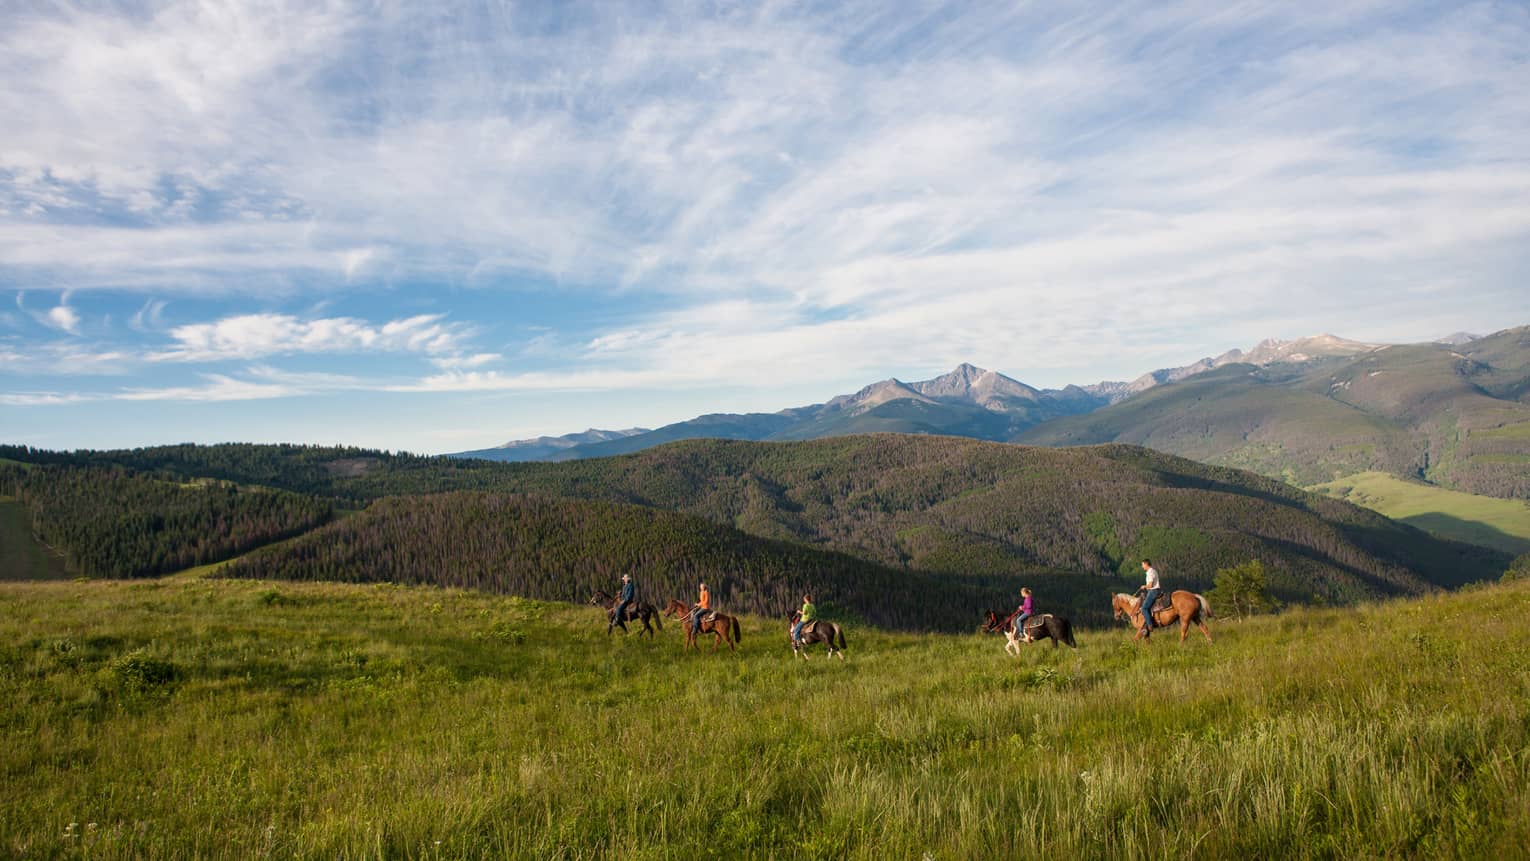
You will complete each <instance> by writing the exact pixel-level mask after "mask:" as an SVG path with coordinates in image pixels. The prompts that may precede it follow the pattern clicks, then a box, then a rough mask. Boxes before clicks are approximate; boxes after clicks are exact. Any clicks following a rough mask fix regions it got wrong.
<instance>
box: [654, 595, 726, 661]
mask: <svg viewBox="0 0 1530 861" xmlns="http://www.w3.org/2000/svg"><path fill="white" fill-rule="evenodd" d="M695 609H696V606H695V605H694V604H687V603H685V602H684V601H678V600H676V599H674V598H671V599H669V604H668V606H666V607H665V608H664V615H666V616H673V617H675V618H676V619H678V620H680V622H681V624H683V625H685V645H686V647H687V648H698V649H699V648H701V647H700V646H698V645H696V637H697V636H698V635H700V634H711V635H712V651H714V652H715V651H717V647H718V645H719V644H721V643H724V642H726V643H727V644H728V648H729V649H731V650H737V649H738V644H739V643H740V642H741V641H742V640H743V638H744V635H743V634H742V633H740V632H739V629H738V619H736V618H734V617H733V616H725V615H723V614H722V613H717V612H712V611H708V612H706V613H703V614H702V615H701V625H700V626H698V627H696V628H693V627H691V613H692V612H693V611H694V610H695Z"/></svg>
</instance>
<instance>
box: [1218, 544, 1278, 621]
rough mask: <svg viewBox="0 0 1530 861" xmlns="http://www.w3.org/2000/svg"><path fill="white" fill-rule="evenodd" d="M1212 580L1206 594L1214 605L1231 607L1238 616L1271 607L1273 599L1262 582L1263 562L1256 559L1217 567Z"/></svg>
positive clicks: (1262, 611)
mask: <svg viewBox="0 0 1530 861" xmlns="http://www.w3.org/2000/svg"><path fill="white" fill-rule="evenodd" d="M1214 582H1215V586H1214V587H1213V588H1212V590H1211V592H1210V593H1208V594H1207V596H1206V597H1207V598H1209V599H1211V601H1212V602H1213V603H1214V604H1217V605H1220V606H1227V607H1232V608H1233V612H1234V613H1236V614H1237V616H1238V618H1239V619H1242V618H1243V617H1245V616H1252V615H1253V614H1255V613H1268V612H1270V611H1271V610H1274V609H1275V599H1274V598H1272V597H1270V593H1269V591H1268V589H1267V588H1266V585H1265V578H1264V563H1263V562H1260V561H1259V560H1258V559H1251V560H1249V561H1247V562H1244V563H1243V564H1242V565H1234V566H1233V567H1231V568H1219V569H1217V574H1216V579H1215V581H1214Z"/></svg>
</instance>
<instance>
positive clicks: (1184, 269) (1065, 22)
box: [0, 2, 1530, 391]
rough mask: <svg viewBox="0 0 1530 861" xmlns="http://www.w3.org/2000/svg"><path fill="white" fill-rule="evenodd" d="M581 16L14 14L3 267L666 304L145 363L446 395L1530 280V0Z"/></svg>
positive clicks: (302, 288)
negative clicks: (13, 122) (269, 372)
mask: <svg viewBox="0 0 1530 861" xmlns="http://www.w3.org/2000/svg"><path fill="white" fill-rule="evenodd" d="M560 11H561V14H562V15H563V16H565V17H563V18H562V19H560V26H559V27H558V28H556V29H557V31H558V33H559V35H558V36H557V37H552V36H549V35H547V32H546V31H545V30H542V29H538V28H535V27H526V26H524V24H523V22H524V21H525V20H526V19H525V18H523V17H521V16H519V15H516V14H501V13H500V11H499V10H498V9H496V8H492V7H491V8H486V9H479V10H477V14H473V15H460V14H455V13H457V12H460V10H454V11H453V12H445V11H442V10H440V9H437V8H435V7H431V6H428V5H425V6H421V5H414V6H387V5H384V6H382V7H366V8H359V7H351V6H348V5H346V4H341V3H334V4H325V3H319V4H283V3H278V4H276V5H275V6H274V7H273V8H266V7H261V6H257V5H255V4H246V3H241V2H228V3H223V4H203V3H193V2H184V3H178V2H171V3H167V4H163V5H161V6H158V7H156V9H155V10H154V11H152V12H151V13H149V14H143V15H136V16H130V15H119V14H116V13H114V12H109V11H108V12H81V11H77V10H73V9H68V8H65V9H62V10H60V9H39V10H37V11H32V12H29V13H27V14H19V15H17V16H16V18H15V20H14V21H12V22H9V23H10V25H11V26H10V27H9V29H8V30H7V32H6V33H3V34H0V75H4V79H5V80H6V81H7V86H6V87H5V88H4V89H0V115H6V116H25V117H28V118H30V119H29V122H28V123H26V124H23V125H22V126H20V127H18V128H17V129H15V130H8V134H7V136H6V141H5V143H4V145H0V261H3V262H0V272H3V273H4V274H6V275H8V276H9V277H11V279H12V280H13V281H15V282H16V283H21V284H29V283H37V282H34V281H32V280H30V279H34V278H35V279H38V281H41V282H42V283H68V284H71V285H78V286H79V287H81V288H87V287H93V288H102V287H109V288H119V289H129V290H140V291H144V292H147V293H150V294H152V295H154V296H161V295H174V294H176V293H181V292H195V293H206V294H219V295H225V296H226V295H232V294H242V293H256V294H260V295H263V296H264V295H277V296H290V295H292V294H297V293H304V292H315V293H318V294H319V295H320V296H323V297H326V298H327V297H329V296H330V295H332V294H333V292H334V291H339V290H343V289H345V288H346V285H347V284H353V283H374V282H383V283H388V284H390V285H418V284H422V283H423V284H426V285H430V286H429V287H426V288H419V287H400V288H399V290H400V292H403V291H404V290H406V289H437V288H440V287H442V286H443V285H449V286H451V287H453V288H456V287H463V286H467V287H472V288H475V289H477V288H485V289H495V288H499V287H502V286H503V285H505V284H506V283H507V282H514V281H517V280H518V279H523V278H530V279H534V280H538V281H540V282H552V283H556V284H559V285H562V287H563V288H565V289H567V288H568V287H569V285H574V286H575V287H577V288H578V289H580V290H581V291H584V292H581V293H580V294H579V295H578V297H577V299H572V300H570V303H571V304H572V302H575V301H579V302H598V301H599V299H600V295H601V294H602V293H604V292H610V293H615V294H617V295H619V296H620V297H621V298H622V299H623V300H624V307H626V308H632V307H638V308H640V309H643V308H647V309H649V310H639V311H638V312H628V313H625V314H624V315H622V316H621V317H620V318H614V319H613V318H611V317H609V316H600V317H598V318H596V319H598V320H599V322H598V324H596V326H595V329H594V330H593V331H590V330H589V329H588V327H587V326H581V327H580V329H579V330H578V331H573V330H567V331H566V330H561V329H559V330H556V331H551V332H546V333H543V334H539V335H537V337H536V338H535V339H533V341H532V342H530V343H528V344H527V345H526V346H525V348H524V349H523V350H521V351H520V352H519V353H517V352H516V351H515V350H510V349H507V353H508V354H509V357H508V358H507V357H505V356H501V355H499V354H497V353H489V352H479V351H478V348H477V346H476V345H473V344H472V343H471V341H472V333H471V332H470V331H468V330H467V329H466V327H461V326H457V325H454V324H451V323H448V322H447V321H446V320H444V319H442V318H438V317H409V318H404V319H400V320H395V321H393V322H391V323H374V322H368V321H363V320H357V319H353V318H348V317H327V318H325V317H316V316H315V315H313V314H310V315H308V316H307V317H294V316H290V315H283V314H252V315H241V316H235V317H225V318H223V319H220V320H216V321H213V322H206V323H195V324H189V325H183V326H179V327H175V328H173V329H171V330H170V337H171V338H172V339H173V342H174V343H173V345H172V346H171V347H170V348H169V349H167V350H163V351H161V352H160V353H159V354H158V355H157V356H156V358H159V359H166V360H168V359H173V360H176V361H182V362H191V361H219V360H226V359H241V360H244V359H260V358H264V357H271V356H279V355H291V354H327V353H346V352H353V353H354V352H364V351H374V350H383V351H389V352H396V353H409V354H414V355H417V356H420V357H423V358H424V359H426V360H427V361H428V362H429V363H430V364H432V365H434V367H435V368H436V369H438V370H439V371H441V372H442V373H440V374H436V375H432V376H427V377H425V378H423V379H421V380H418V381H413V382H403V383H400V382H397V381H384V382H382V383H367V384H366V385H388V386H394V387H399V388H404V389H410V390H431V391H445V390H455V391H472V390H496V389H499V390H516V389H526V390H559V389H569V390H585V389H588V388H600V387H603V386H608V387H613V388H620V387H628V386H651V387H670V386H680V385H701V384H704V383H713V384H718V383H728V384H733V385H740V386H750V385H756V384H758V381H760V380H761V379H763V378H768V379H769V382H770V383H771V384H773V385H778V386H779V385H787V384H790V383H793V382H811V381H816V380H820V379H822V377H823V375H824V374H825V373H830V372H832V373H837V374H841V375H844V376H847V377H849V376H853V375H860V374H863V373H865V374H877V375H880V374H882V373H885V372H886V371H887V370H888V369H894V368H911V367H916V368H924V369H929V368H939V367H944V366H949V365H951V364H954V363H955V362H957V361H961V360H964V359H972V360H975V361H979V362H980V363H983V364H989V365H992V366H997V367H1000V368H1003V369H1010V370H1015V371H1021V370H1024V369H1046V368H1067V367H1071V366H1081V365H1085V364H1088V365H1098V364H1099V363H1100V361H1099V355H1100V354H1101V351H1102V350H1103V351H1108V353H1109V355H1110V356H1111V357H1112V361H1115V362H1117V363H1118V364H1119V365H1120V366H1122V371H1123V372H1124V373H1130V372H1134V371H1138V370H1145V369H1146V368H1144V367H1142V366H1141V365H1140V364H1139V362H1141V363H1147V362H1151V361H1153V356H1154V355H1158V354H1161V353H1162V351H1163V350H1164V349H1166V348H1165V346H1164V345H1166V344H1167V345H1174V348H1178V345H1181V344H1183V345H1184V349H1187V350H1192V349H1193V350H1200V349H1202V347H1201V346H1200V345H1202V344H1206V343H1207V342H1213V343H1215V344H1217V345H1218V346H1220V347H1226V346H1231V345H1233V344H1247V343H1250V342H1251V341H1252V340H1256V339H1257V338H1258V337H1262V336H1264V335H1287V336H1289V335H1300V334H1308V333H1310V332H1313V331H1317V330H1320V329H1332V330H1336V331H1339V332H1340V333H1341V334H1346V335H1351V336H1356V337H1370V338H1386V337H1398V336H1399V335H1400V333H1399V332H1397V331H1396V330H1393V331H1377V330H1378V329H1380V328H1382V327H1383V326H1385V327H1399V328H1400V329H1402V330H1406V331H1411V330H1412V329H1413V328H1417V327H1421V326H1425V325H1427V324H1429V323H1430V322H1431V321H1432V320H1433V319H1435V315H1437V313H1438V308H1439V306H1440V305H1441V304H1449V305H1451V306H1452V307H1456V306H1460V307H1479V308H1482V309H1484V310H1483V311H1482V314H1483V316H1484V318H1485V319H1499V318H1502V317H1505V316H1509V317H1511V318H1512V316H1513V315H1514V314H1517V313H1521V312H1523V311H1525V310H1527V305H1526V300H1525V299H1524V298H1522V297H1523V294H1522V292H1520V293H1518V294H1516V291H1522V274H1523V262H1524V257H1523V251H1522V249H1523V248H1524V247H1525V240H1526V239H1527V238H1530V205H1527V204H1526V203H1525V201H1526V200H1530V159H1527V157H1526V155H1525V153H1524V141H1526V140H1530V101H1527V100H1526V99H1525V98H1524V96H1523V93H1524V92H1526V91H1527V90H1530V58H1527V57H1526V55H1525V54H1524V51H1523V45H1524V44H1525V43H1526V42H1527V41H1530V15H1527V13H1526V12H1525V11H1524V10H1523V9H1522V8H1519V7H1516V6H1514V5H1513V4H1502V5H1496V6H1494V5H1479V6H1470V7H1444V8H1441V7H1436V6H1430V5H1425V4H1412V3H1404V4H1403V5H1402V7H1398V6H1396V5H1395V4H1379V3H1350V4H1330V6H1328V7H1324V8H1322V9H1316V8H1311V7H1306V6H1300V5H1297V6H1293V5H1290V4H1276V3H1251V4H1247V3H1246V4H1233V5H1226V4H1223V5H1219V6H1215V7H1208V6H1207V5H1206V4H1204V3H1199V2H1174V3H1145V2H1144V3H1127V4H1124V5H1123V4H1117V3H1108V4H1107V3H1093V4H1089V3H1086V4H1083V5H1078V4H1073V5H1068V6H1058V5H1056V4H1030V5H1025V6H1016V7H1013V8H1009V9H1004V10H996V9H992V8H988V7H986V6H971V7H962V8H951V9H946V10H944V11H943V12H942V13H941V14H922V13H917V10H910V9H908V8H903V7H898V6H896V5H894V6H886V5H885V4H880V3H876V4H873V3H855V2H851V3H847V4H836V5H835V6H834V8H833V9H831V10H828V11H821V10H820V11H815V10H813V9H811V8H807V7H798V6H779V7H778V6H762V7H758V8H754V9H750V10H748V12H747V14H743V13H741V14H736V15H728V14H717V15H712V14H708V13H706V12H705V11H704V10H697V9H694V8H691V7H670V8H664V7H662V6H661V7H659V8H657V9H655V10H654V14H653V15H652V16H647V17H645V18H644V19H642V20H637V19H622V20H620V21H618V20H616V19H615V18H613V17H611V16H609V15H604V14H601V13H598V12H589V11H588V10H584V9H581V8H578V7H567V8H564V9H562V10H560ZM404 69H407V73H405V72H404V71H402V70H404ZM1516 249H1520V250H1519V251H1516ZM1447 285H1448V286H1447ZM1516 295H1520V296H1521V298H1518V299H1515V298H1514V297H1515V296H1516ZM642 298H648V299H651V300H652V305H645V303H644V302H642V301H638V300H639V299H642ZM161 301H162V300H158V299H154V300H150V301H149V302H148V303H146V304H145V305H144V306H143V308H142V309H141V310H140V311H139V313H138V314H136V315H134V317H133V325H134V327H135V328H142V329H146V330H150V331H154V330H157V329H159V328H160V327H161V325H162V324H161V322H160V314H161V312H162V311H163V305H162V304H157V305H156V304H155V303H157V302H161ZM503 301H504V303H505V304H506V305H507V306H508V305H511V304H512V303H511V300H503ZM484 304H485V305H486V306H487V305H490V304H491V303H489V302H487V301H485V303H484ZM61 307H64V306H63V305H61ZM178 307H180V306H178ZM656 307H662V308H663V309H664V310H662V311H655V310H651V309H652V308H656ZM55 310H57V309H55ZM70 313H73V312H72V311H71V312H70ZM505 313H506V316H509V315H510V314H511V313H513V312H512V311H506V312H505ZM552 316H556V315H552ZM592 317H594V315H592ZM53 322H54V323H55V325H58V324H62V323H65V322H68V321H65V320H56V321H53ZM517 322H518V323H519V322H521V321H519V320H518V321H517ZM526 322H527V323H528V324H529V323H534V322H547V321H537V320H531V321H526ZM72 325H73V327H74V329H75V330H78V328H79V320H78V319H77V318H76V319H74V320H73V323H72ZM1275 326H1280V327H1296V328H1295V329H1294V330H1293V329H1292V328H1283V329H1281V330H1278V331H1271V328H1272V327H1275ZM65 330H66V331H69V329H67V328H66V329H65ZM1435 334H1438V333H1435ZM101 352H109V351H105V350H103V351H101ZM1186 358H1193V354H1192V356H1188V357H1186ZM531 360H534V366H535V367H538V368H547V367H549V366H557V367H555V368H554V369H553V370H543V371H538V372H535V373H521V372H517V370H516V369H515V365H516V363H517V362H518V361H522V362H526V363H527V366H528V367H529V366H533V365H532V364H531ZM499 363H503V365H500V364H499ZM829 369H832V371H830V370H829ZM1061 381H1062V380H1054V382H1061Z"/></svg>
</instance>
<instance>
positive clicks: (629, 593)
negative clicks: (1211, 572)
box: [598, 558, 1211, 657]
mask: <svg viewBox="0 0 1530 861" xmlns="http://www.w3.org/2000/svg"><path fill="white" fill-rule="evenodd" d="M1142 571H1143V575H1144V576H1143V583H1142V585H1141V586H1139V587H1137V591H1136V593H1134V595H1132V596H1128V595H1117V596H1116V599H1117V601H1116V611H1117V616H1118V617H1119V618H1126V619H1129V620H1131V621H1133V622H1140V625H1139V630H1138V634H1137V637H1138V639H1143V638H1147V637H1149V636H1151V635H1152V632H1153V628H1155V627H1161V626H1162V625H1166V624H1170V623H1172V622H1173V621H1175V620H1176V619H1178V620H1180V621H1181V628H1182V630H1181V637H1180V639H1181V640H1183V639H1184V636H1183V635H1184V633H1185V631H1184V630H1183V629H1185V628H1188V626H1189V624H1190V623H1191V622H1195V623H1197V624H1198V625H1199V626H1200V628H1201V631H1202V633H1206V626H1205V622H1204V620H1205V617H1206V616H1209V614H1210V608H1209V607H1208V606H1207V605H1206V603H1205V599H1204V598H1202V597H1201V596H1199V595H1195V594H1194V593H1190V592H1175V593H1174V600H1173V602H1171V603H1170V604H1169V605H1167V606H1164V607H1157V606H1155V605H1156V604H1157V602H1158V600H1159V598H1160V597H1161V596H1162V595H1163V593H1164V590H1163V583H1162V581H1161V579H1160V578H1159V575H1158V569H1157V568H1155V567H1154V566H1153V560H1151V559H1146V558H1144V559H1143V560H1142ZM598 594H599V595H602V596H603V595H604V593H598ZM1138 596H1140V597H1138ZM1181 596H1184V597H1186V598H1187V599H1189V600H1190V601H1191V604H1190V606H1187V607H1186V608H1185V609H1184V611H1183V612H1180V610H1179V608H1178V606H1177V605H1178V604H1179V603H1180V599H1181ZM607 600H609V599H607ZM1197 605H1198V606H1197ZM609 606H610V609H609V611H608V612H609V618H608V620H607V623H606V633H607V634H610V633H611V630H612V629H613V628H614V627H616V626H620V627H621V628H622V630H624V631H625V630H626V628H627V626H626V622H627V621H631V620H636V619H639V618H641V619H642V621H643V626H644V628H645V630H647V631H648V633H650V634H652V629H651V628H650V627H649V625H648V621H649V618H650V617H651V616H657V612H656V611H655V608H653V607H652V606H651V605H647V604H639V602H638V600H637V583H636V581H634V580H633V579H632V575H630V574H623V575H622V586H621V590H620V592H619V593H618V594H617V596H616V598H615V600H614V601H611V602H610V605H609ZM668 612H669V614H671V615H672V616H673V617H674V618H676V619H681V618H683V619H684V621H685V629H686V635H687V636H686V642H687V644H688V645H694V644H695V641H696V636H697V635H698V634H700V633H703V632H708V633H712V634H713V635H714V643H713V648H714V649H715V648H716V647H717V645H718V643H720V642H727V643H728V646H729V647H730V648H733V647H736V645H737V642H738V638H739V626H738V622H737V620H736V619H734V618H733V617H729V616H723V615H722V614H720V613H718V612H716V611H715V610H713V609H712V593H711V591H710V590H708V589H707V584H706V583H704V582H703V583H700V584H698V590H697V597H696V603H695V604H692V605H687V604H684V603H682V602H680V601H671V602H670V606H669V608H668ZM1159 614H1164V615H1163V616H1161V617H1160V616H1159ZM817 616H818V609H817V608H816V607H815V606H813V596H812V594H810V593H809V594H804V595H803V596H802V609H800V610H798V611H797V612H796V613H794V614H793V615H792V619H791V624H790V628H789V631H790V639H791V644H792V649H793V650H794V651H796V652H799V653H800V652H801V650H802V647H803V646H804V645H805V642H804V632H807V639H806V641H807V642H825V643H827V644H828V645H829V651H830V653H831V654H833V653H834V652H835V651H837V650H836V648H835V641H836V639H837V641H838V648H839V649H843V648H844V634H843V632H841V631H840V630H839V626H837V625H834V624H833V623H821V624H820V620H819V619H818V618H817ZM988 617H989V623H988V624H987V625H985V626H984V627H985V630H990V631H994V630H1004V631H1007V632H1009V633H1010V634H1011V635H1012V639H1013V640H1015V641H1019V642H1025V643H1034V642H1035V641H1037V640H1038V639H1044V638H1051V639H1052V641H1053V645H1054V646H1055V645H1056V643H1057V641H1058V640H1064V641H1065V642H1067V643H1068V644H1069V645H1073V642H1072V641H1073V634H1072V629H1071V626H1070V625H1068V622H1067V620H1066V619H1062V618H1061V617H1056V616H1053V615H1052V614H1044V615H1041V616H1038V615H1037V614H1036V611H1035V604H1034V598H1033V596H1032V594H1031V589H1030V587H1029V586H1027V587H1024V588H1022V589H1021V590H1020V606H1019V607H1018V608H1017V609H1016V610H1015V612H1014V613H1012V614H1010V618H1009V619H1003V618H1002V617H999V616H996V614H994V613H993V611H989V614H988ZM1011 620H1012V621H1011ZM1031 622H1034V624H1028V623H1031ZM821 627H824V628H826V630H823V631H820V630H819V629H820V628H821ZM1206 636H1207V639H1208V640H1209V639H1210V637H1211V635H1210V634H1209V633H1207V634H1206ZM1011 645H1013V644H1011ZM804 657H805V655H804ZM841 657H843V655H841Z"/></svg>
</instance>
